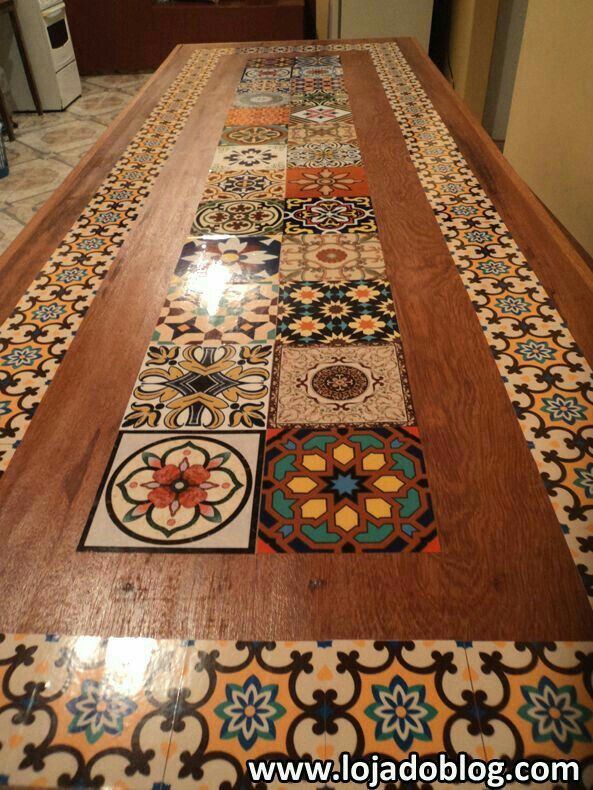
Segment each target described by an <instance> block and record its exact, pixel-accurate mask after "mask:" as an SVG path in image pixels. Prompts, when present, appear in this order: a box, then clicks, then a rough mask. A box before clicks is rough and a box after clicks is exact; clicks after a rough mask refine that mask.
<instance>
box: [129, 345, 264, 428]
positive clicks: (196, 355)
mask: <svg viewBox="0 0 593 790" xmlns="http://www.w3.org/2000/svg"><path fill="white" fill-rule="evenodd" d="M272 355H273V348H272V346H264V345H256V346H237V345H224V346H221V345H216V346H209V345H204V344H200V345H196V344H192V345H185V346H181V345H174V344H168V343H156V344H154V345H151V346H149V348H148V352H147V354H146V357H145V359H144V362H143V365H142V368H141V370H140V374H139V376H138V379H137V381H136V385H135V387H134V390H133V393H132V397H131V398H130V402H129V403H128V407H127V409H126V413H125V416H124V418H123V421H122V428H123V429H124V430H125V429H128V430H131V429H134V428H136V429H151V430H159V429H161V430H162V429H168V430H170V431H179V430H184V431H190V430H199V429H207V430H210V431H212V430H216V429H219V428H227V429H228V428H265V427H266V422H267V411H268V398H269V394H270V379H271V365H272Z"/></svg>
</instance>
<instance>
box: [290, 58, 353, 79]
mask: <svg viewBox="0 0 593 790" xmlns="http://www.w3.org/2000/svg"><path fill="white" fill-rule="evenodd" d="M292 74H293V76H294V77H335V76H342V75H343V74H344V70H343V69H342V66H341V64H340V63H339V61H338V62H337V63H336V64H334V65H326V66H320V65H316V66H295V67H294V68H293V70H292Z"/></svg>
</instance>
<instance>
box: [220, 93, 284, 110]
mask: <svg viewBox="0 0 593 790" xmlns="http://www.w3.org/2000/svg"><path fill="white" fill-rule="evenodd" d="M289 102H290V93H282V92H280V91H260V92H256V93H238V94H237V95H236V96H235V101H234V102H233V107H237V108H238V109H243V108H244V109H247V110H259V109H267V108H268V107H287V106H288V104H289Z"/></svg>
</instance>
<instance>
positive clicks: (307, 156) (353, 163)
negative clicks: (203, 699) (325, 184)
mask: <svg viewBox="0 0 593 790" xmlns="http://www.w3.org/2000/svg"><path fill="white" fill-rule="evenodd" d="M287 165H288V167H289V168H290V167H311V168H313V167H331V168H334V167H339V168H344V167H359V168H360V167H361V165H362V157H361V153H360V148H359V147H358V145H356V143H347V144H339V143H306V144H305V145H290V146H289V148H288V154H287Z"/></svg>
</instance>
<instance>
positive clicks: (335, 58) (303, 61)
mask: <svg viewBox="0 0 593 790" xmlns="http://www.w3.org/2000/svg"><path fill="white" fill-rule="evenodd" d="M309 49H310V48H309V47H307V51H308V50H309ZM317 49H332V47H331V46H330V47H327V46H325V45H324V44H320V45H318V47H317ZM339 49H343V47H342V46H339ZM346 49H349V47H346ZM293 51H294V53H295V58H294V64H295V68H296V69H299V68H304V67H306V66H336V67H341V60H340V56H339V55H303V54H302V53H300V52H299V48H295V49H294V50H293Z"/></svg>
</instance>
